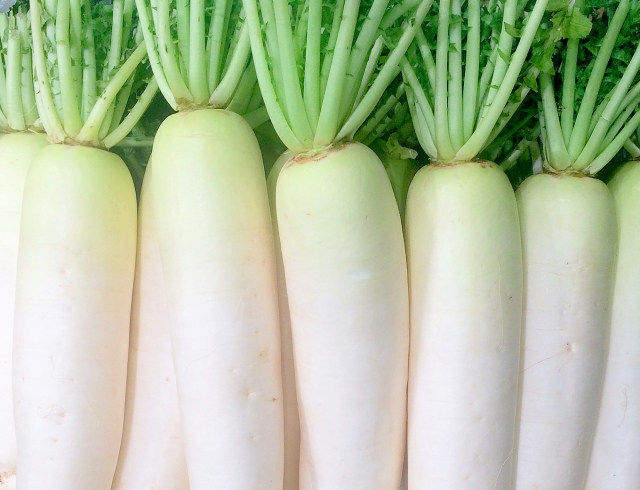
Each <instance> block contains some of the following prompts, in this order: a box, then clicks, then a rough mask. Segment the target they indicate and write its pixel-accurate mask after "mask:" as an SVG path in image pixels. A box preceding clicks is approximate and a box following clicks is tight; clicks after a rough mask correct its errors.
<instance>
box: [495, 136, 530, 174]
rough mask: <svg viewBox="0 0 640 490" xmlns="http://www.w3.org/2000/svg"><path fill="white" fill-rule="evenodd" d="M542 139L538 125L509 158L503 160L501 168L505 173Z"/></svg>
mask: <svg viewBox="0 0 640 490" xmlns="http://www.w3.org/2000/svg"><path fill="white" fill-rule="evenodd" d="M538 137H540V125H536V127H535V128H534V129H533V131H532V132H531V133H530V134H528V135H527V137H526V138H523V139H522V140H521V141H520V142H519V143H518V144H517V145H516V147H515V148H514V149H513V150H512V151H511V153H510V154H509V156H508V157H507V158H505V159H504V160H502V162H501V163H500V168H501V169H502V170H504V171H505V172H506V171H507V170H509V169H510V168H511V167H513V166H514V165H515V163H516V162H517V161H518V159H519V158H520V156H521V155H522V154H523V153H524V152H525V151H526V150H527V149H528V148H529V147H530V146H531V143H533V142H534V141H535V140H536V139H538Z"/></svg>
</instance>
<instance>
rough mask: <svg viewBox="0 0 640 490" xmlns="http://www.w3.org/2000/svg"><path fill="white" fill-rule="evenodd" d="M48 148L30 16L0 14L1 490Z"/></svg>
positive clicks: (11, 464) (12, 456)
mask: <svg viewBox="0 0 640 490" xmlns="http://www.w3.org/2000/svg"><path fill="white" fill-rule="evenodd" d="M45 145H47V140H46V138H45V137H44V136H43V134H42V126H41V125H40V121H39V118H38V111H37V108H36V99H35V91H34V86H33V74H32V64H31V31H30V27H29V14H28V12H27V11H26V10H25V9H24V8H23V7H20V8H18V7H14V8H13V9H11V10H10V11H9V12H8V13H0V489H2V490H12V489H14V488H15V472H16V439H15V426H14V417H13V402H12V400H13V396H12V388H11V371H12V369H11V363H12V362H11V359H12V351H13V347H12V346H13V315H14V302H15V290H16V267H17V263H18V258H17V255H18V241H19V236H20V215H21V210H22V197H23V191H24V183H25V179H26V176H27V171H28V170H29V167H30V166H31V162H32V161H33V157H34V156H35V154H36V153H38V152H39V151H40V149H42V147H44V146H45Z"/></svg>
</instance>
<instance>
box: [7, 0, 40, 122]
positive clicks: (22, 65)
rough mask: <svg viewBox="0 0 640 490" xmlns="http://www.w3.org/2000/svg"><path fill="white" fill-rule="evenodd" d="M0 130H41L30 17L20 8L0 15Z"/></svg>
mask: <svg viewBox="0 0 640 490" xmlns="http://www.w3.org/2000/svg"><path fill="white" fill-rule="evenodd" d="M0 50H1V51H0V128H1V129H2V130H3V131H6V132H11V131H24V130H27V129H36V130H42V125H41V124H40V121H39V119H38V109H37V107H36V96H35V91H34V86H33V68H32V64H31V56H32V55H31V32H30V26H29V15H28V14H27V13H25V12H24V11H23V10H22V9H21V8H19V9H13V10H12V11H10V12H9V13H8V14H5V13H0Z"/></svg>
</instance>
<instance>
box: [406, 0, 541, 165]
mask: <svg viewBox="0 0 640 490" xmlns="http://www.w3.org/2000/svg"><path fill="white" fill-rule="evenodd" d="M549 1H551V2H553V0H535V1H534V0H520V1H519V0H504V2H503V1H500V0H488V1H485V0H468V1H467V2H462V1H461V0H439V1H438V4H437V13H436V14H435V15H433V16H432V17H430V18H428V19H427V20H426V22H425V23H424V25H423V26H421V29H420V30H419V31H418V34H417V36H416V39H415V41H414V44H413V45H412V46H411V48H410V50H409V52H408V53H407V57H406V58H405V59H404V60H403V61H402V64H401V66H402V73H403V76H404V79H405V82H406V84H407V97H408V99H409V107H410V109H411V114H412V118H413V122H414V126H415V129H416V133H417V135H418V138H419V140H420V144H421V146H422V147H423V149H424V150H425V152H426V153H427V154H428V155H429V156H430V157H431V158H434V159H438V160H440V161H442V162H456V161H468V160H472V159H473V158H476V156H477V155H478V154H479V153H480V152H481V151H482V150H483V148H485V147H486V146H487V145H489V144H491V142H493V141H494V140H495V139H496V137H497V136H498V135H499V134H500V132H501V131H502V130H503V129H504V128H505V126H506V125H507V123H508V122H509V121H510V120H511V118H512V117H513V115H514V114H515V112H516V110H517V109H518V107H520V105H521V104H522V101H523V100H525V98H526V96H527V94H528V93H529V92H530V91H531V89H534V90H535V89H536V88H537V86H536V77H537V75H538V73H539V71H540V70H541V65H542V64H543V63H544V61H545V58H546V57H548V55H545V53H546V52H548V51H549V49H548V46H549V45H551V47H553V43H552V42H550V41H549V34H548V33H547V32H545V31H543V30H539V29H538V27H539V25H540V22H541V21H542V20H543V17H544V15H545V11H546V9H547V4H548V2H549ZM516 38H520V39H519V42H518V43H517V46H516V47H515V49H514V44H515V42H514V41H515V39H516ZM434 40H435V42H434ZM532 45H534V50H533V54H532V55H529V52H530V48H531V46H532ZM434 51H435V56H434ZM523 67H524V69H523ZM517 83H519V85H518V88H517V89H516V90H515V91H514V87H515V86H516V84H517Z"/></svg>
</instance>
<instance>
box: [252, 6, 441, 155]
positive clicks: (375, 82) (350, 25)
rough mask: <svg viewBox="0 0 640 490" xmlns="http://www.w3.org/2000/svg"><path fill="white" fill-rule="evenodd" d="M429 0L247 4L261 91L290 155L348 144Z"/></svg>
mask: <svg viewBox="0 0 640 490" xmlns="http://www.w3.org/2000/svg"><path fill="white" fill-rule="evenodd" d="M432 3H433V0H333V1H329V0H296V1H290V2H287V1H286V0H244V5H245V12H246V16H247V20H248V23H249V31H250V38H251V47H252V52H253V56H254V63H255V66H256V72H257V75H258V80H259V82H260V88H261V90H262V94H263V98H264V101H265V105H266V107H267V110H268V112H269V115H270V117H271V121H272V123H273V125H274V127H275V129H276V131H277V132H278V135H279V136H280V138H281V139H282V141H283V142H284V144H285V145H286V146H287V147H288V148H289V149H291V150H292V151H294V152H305V151H312V150H317V149H321V148H324V147H326V146H329V145H332V144H334V143H337V142H339V141H342V140H345V139H352V138H353V137H354V134H355V133H356V131H357V130H358V128H359V127H360V126H361V125H362V123H363V122H364V121H365V120H366V119H367V117H368V116H369V115H370V114H371V112H372V111H373V110H374V108H375V106H376V104H377V103H378V101H379V100H380V98H381V97H382V95H383V93H384V91H385V89H386V88H387V86H388V85H389V84H390V83H391V82H392V80H393V79H394V78H395V77H396V76H397V74H398V63H399V61H400V58H401V57H402V56H403V55H404V53H405V51H406V49H407V47H408V46H409V44H410V43H411V40H412V39H413V36H414V35H415V32H416V28H417V25H419V24H420V23H421V22H422V20H423V19H424V17H425V16H426V14H427V12H428V10H429V8H430V7H431V4H432Z"/></svg>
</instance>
